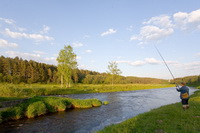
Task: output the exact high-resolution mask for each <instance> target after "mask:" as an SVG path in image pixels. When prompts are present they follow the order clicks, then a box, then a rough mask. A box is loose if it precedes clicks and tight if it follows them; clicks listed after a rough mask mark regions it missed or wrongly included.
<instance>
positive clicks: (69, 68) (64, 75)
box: [57, 45, 77, 88]
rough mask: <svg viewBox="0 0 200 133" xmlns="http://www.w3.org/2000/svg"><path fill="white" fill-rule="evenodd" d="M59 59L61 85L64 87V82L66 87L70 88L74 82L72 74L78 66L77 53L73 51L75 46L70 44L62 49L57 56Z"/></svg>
mask: <svg viewBox="0 0 200 133" xmlns="http://www.w3.org/2000/svg"><path fill="white" fill-rule="evenodd" d="M57 61H58V73H59V75H60V79H61V87H63V84H64V82H65V83H66V87H67V88H69V87H70V86H71V84H70V83H71V82H72V79H71V77H72V74H73V72H74V71H75V69H76V68H77V62H76V54H74V53H73V48H72V47H71V46H70V45H68V46H64V49H61V50H60V52H59V55H58V57H57Z"/></svg>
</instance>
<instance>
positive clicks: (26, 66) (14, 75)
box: [0, 56, 168, 84]
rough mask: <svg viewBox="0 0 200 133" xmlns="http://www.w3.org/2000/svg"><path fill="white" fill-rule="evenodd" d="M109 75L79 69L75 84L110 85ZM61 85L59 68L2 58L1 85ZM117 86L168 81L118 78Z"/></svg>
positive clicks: (0, 64) (164, 81)
mask: <svg viewBox="0 0 200 133" xmlns="http://www.w3.org/2000/svg"><path fill="white" fill-rule="evenodd" d="M110 78H111V77H110V75H109V74H108V73H106V72H105V73H99V72H95V71H90V70H82V69H77V70H75V71H74V72H73V74H72V80H73V82H74V83H83V84H110V83H111V80H110ZM4 82H6V83H14V84H19V83H28V84H31V83H45V84H47V83H54V84H59V83H60V76H59V75H58V70H57V66H55V65H49V64H45V63H39V62H36V61H33V60H29V61H28V60H23V59H22V58H19V57H15V58H10V57H4V56H1V57H0V83H4ZM114 83H115V84H162V83H168V80H164V79H156V78H140V77H131V76H129V77H124V76H118V77H117V78H116V79H115V81H114Z"/></svg>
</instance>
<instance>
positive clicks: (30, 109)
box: [0, 96, 102, 122]
mask: <svg viewBox="0 0 200 133" xmlns="http://www.w3.org/2000/svg"><path fill="white" fill-rule="evenodd" d="M101 105H102V102H101V101H100V100H98V99H85V100H80V99H71V98H60V97H38V96H37V97H33V98H30V99H28V100H27V101H25V102H23V103H20V104H18V105H16V106H14V107H10V108H8V109H6V110H3V111H1V112H0V122H2V121H8V120H17V119H20V118H24V117H27V118H34V117H37V116H41V115H44V114H46V113H49V112H58V111H65V110H66V109H69V108H90V107H97V106H101Z"/></svg>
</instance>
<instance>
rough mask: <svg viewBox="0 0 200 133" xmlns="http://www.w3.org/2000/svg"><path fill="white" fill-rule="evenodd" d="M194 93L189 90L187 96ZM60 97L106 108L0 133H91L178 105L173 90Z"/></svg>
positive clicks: (6, 126)
mask: <svg viewBox="0 0 200 133" xmlns="http://www.w3.org/2000/svg"><path fill="white" fill-rule="evenodd" d="M194 91H195V89H194V88H190V94H192V93H193V92H194ZM62 97H70V98H78V99H88V98H97V99H99V100H101V101H109V103H110V104H108V105H102V106H101V107H94V108H90V109H71V110H68V111H65V112H58V113H51V114H48V115H45V116H41V117H37V118H33V119H22V120H17V121H10V122H7V123H2V124H0V132H1V133H38V132H39V133H93V132H95V131H97V130H100V129H102V128H104V127H105V126H107V125H110V124H116V123H120V122H122V121H124V120H126V119H128V118H131V117H134V116H136V115H138V114H140V113H144V112H147V111H150V110H151V109H155V108H158V107H160V106H163V105H167V104H171V103H176V102H180V98H179V93H178V92H177V91H176V90H175V88H162V89H150V90H139V91H126V92H113V93H93V94H74V95H64V96H62Z"/></svg>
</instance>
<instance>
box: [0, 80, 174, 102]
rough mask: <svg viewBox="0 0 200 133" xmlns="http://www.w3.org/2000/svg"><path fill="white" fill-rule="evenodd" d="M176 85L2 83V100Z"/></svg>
mask: <svg viewBox="0 0 200 133" xmlns="http://www.w3.org/2000/svg"><path fill="white" fill-rule="evenodd" d="M166 87H174V85H173V84H116V85H110V84H96V85H91V84H76V85H73V86H72V87H71V88H61V87H60V85H58V84H10V83H1V84H0V90H1V91H0V101H4V100H9V98H8V97H11V100H12V99H15V98H25V97H33V96H45V95H65V94H80V93H104V92H117V91H133V90H143V89H156V88H166Z"/></svg>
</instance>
